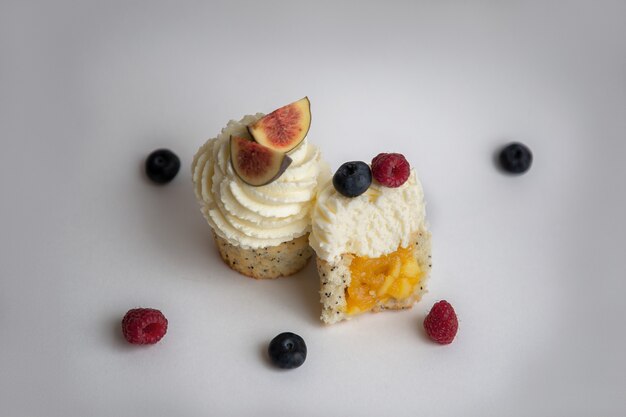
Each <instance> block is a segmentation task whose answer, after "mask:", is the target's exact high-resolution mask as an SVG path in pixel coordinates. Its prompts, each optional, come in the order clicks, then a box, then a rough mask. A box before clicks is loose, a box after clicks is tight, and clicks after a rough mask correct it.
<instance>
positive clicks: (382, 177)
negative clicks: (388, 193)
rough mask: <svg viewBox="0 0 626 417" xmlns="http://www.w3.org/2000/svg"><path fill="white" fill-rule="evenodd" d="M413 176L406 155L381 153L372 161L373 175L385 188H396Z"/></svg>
mask: <svg viewBox="0 0 626 417" xmlns="http://www.w3.org/2000/svg"><path fill="white" fill-rule="evenodd" d="M410 174H411V166H410V165H409V162H408V161H407V160H406V158H405V157H404V155H402V154H399V153H379V154H378V155H377V156H376V157H375V158H374V159H372V175H373V177H374V179H375V180H376V181H378V182H379V183H380V184H381V185H384V186H385V187H391V188H396V187H399V186H401V185H402V184H404V183H405V182H406V180H407V179H408V178H409V175H410Z"/></svg>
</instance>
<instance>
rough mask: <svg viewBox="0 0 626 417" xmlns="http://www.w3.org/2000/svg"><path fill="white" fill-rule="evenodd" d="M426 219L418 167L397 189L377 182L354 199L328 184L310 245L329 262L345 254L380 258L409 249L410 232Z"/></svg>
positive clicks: (314, 215)
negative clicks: (402, 249) (398, 250)
mask: <svg viewBox="0 0 626 417" xmlns="http://www.w3.org/2000/svg"><path fill="white" fill-rule="evenodd" d="M425 215H426V210H425V206H424V193H423V190H422V185H421V183H420V182H419V180H418V179H417V175H416V173H415V171H414V170H413V169H412V170H411V175H410V176H409V179H408V180H407V181H406V182H405V183H404V184H402V185H401V186H400V187H398V188H388V187H384V186H382V185H380V184H378V183H376V182H375V181H374V182H373V183H372V185H371V186H370V188H369V189H368V190H367V191H366V192H365V193H363V194H361V195H360V196H358V197H354V198H348V197H344V196H342V195H341V194H339V193H338V192H337V191H336V190H335V188H334V187H333V184H332V182H331V181H329V182H328V183H326V184H325V185H324V186H323V187H322V189H321V190H320V192H319V195H318V197H317V203H316V207H315V209H314V210H313V212H312V230H311V234H310V236H309V244H310V245H311V247H312V248H313V249H314V250H315V252H316V254H317V256H318V257H319V258H321V259H323V260H325V261H327V262H337V261H338V260H339V258H340V256H341V255H342V254H344V253H351V254H354V255H356V256H366V257H369V258H377V257H379V256H382V255H386V254H389V253H391V252H393V251H395V250H396V249H398V246H403V247H407V246H408V245H409V244H410V243H411V233H414V232H415V231H416V230H418V229H422V228H425V227H426V225H425V224H424V222H425Z"/></svg>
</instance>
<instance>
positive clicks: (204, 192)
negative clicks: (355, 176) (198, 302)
mask: <svg viewBox="0 0 626 417" xmlns="http://www.w3.org/2000/svg"><path fill="white" fill-rule="evenodd" d="M310 120H311V116H310V113H309V100H308V99H307V98H304V99H302V100H298V101H297V102H295V103H292V104H289V105H287V106H284V107H281V108H280V109H278V110H275V111H274V112H272V113H270V114H269V115H267V116H264V115H263V114H260V113H258V114H256V115H254V116H245V117H244V118H243V119H241V120H240V121H232V120H231V121H230V122H229V123H228V125H227V126H226V127H225V128H224V129H223V130H222V132H221V133H220V134H219V135H218V136H217V138H214V139H209V140H208V141H207V142H206V143H205V144H204V145H202V147H200V149H199V150H198V152H197V153H196V155H195V157H194V159H193V163H192V174H193V183H194V190H195V194H196V198H197V200H198V202H199V203H200V204H201V207H202V208H201V211H202V214H203V215H204V217H205V218H206V220H207V222H208V223H209V225H210V226H211V228H212V230H213V236H214V238H215V241H216V244H217V247H218V250H219V253H220V255H221V257H222V259H223V260H224V262H225V263H226V264H227V265H228V266H229V267H230V268H232V269H234V270H235V271H238V272H240V273H242V274H244V275H247V276H249V277H253V278H277V277H280V276H287V275H291V274H293V273H295V272H297V271H299V270H300V269H302V268H303V267H304V266H305V264H306V262H307V260H308V259H309V258H310V257H311V255H312V251H311V248H310V247H309V245H308V234H309V232H310V229H311V216H310V211H311V209H312V206H313V201H314V199H315V195H316V193H317V188H318V180H319V177H320V175H324V173H325V172H326V168H325V165H324V164H323V163H322V162H321V160H320V152H319V150H318V149H317V147H315V146H313V145H311V144H310V143H308V141H307V139H305V136H306V134H307V132H308V129H309V124H310ZM325 175H328V174H325Z"/></svg>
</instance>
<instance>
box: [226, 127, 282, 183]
mask: <svg viewBox="0 0 626 417" xmlns="http://www.w3.org/2000/svg"><path fill="white" fill-rule="evenodd" d="M230 162H231V164H232V165H233V169H234V170H235V173H236V174H237V176H239V178H241V180H242V181H243V182H245V183H246V184H250V185H252V186H255V187H258V186H261V185H266V184H269V183H271V182H272V181H275V180H276V179H278V177H280V176H281V175H282V174H283V172H285V170H286V169H287V167H288V166H289V165H290V164H291V158H289V157H288V156H287V155H285V154H284V153H282V152H278V151H275V150H273V149H270V148H268V147H266V146H263V145H261V144H259V143H256V142H253V141H251V140H248V139H244V138H241V137H237V136H231V137H230Z"/></svg>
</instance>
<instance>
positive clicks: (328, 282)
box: [309, 154, 431, 324]
mask: <svg viewBox="0 0 626 417" xmlns="http://www.w3.org/2000/svg"><path fill="white" fill-rule="evenodd" d="M311 216H312V231H311V235H310V238H309V241H310V244H311V247H312V248H313V249H314V250H315V252H316V254H317V269H318V272H319V276H320V282H321V290H320V297H321V304H322V315H321V319H322V321H323V322H325V323H329V324H330V323H336V322H338V321H341V320H345V319H350V318H352V317H354V316H356V315H359V314H362V313H365V312H378V311H381V310H385V309H404V308H409V307H411V306H412V305H413V304H414V303H415V302H416V301H419V299H420V298H421V297H422V295H423V294H424V293H425V292H426V281H427V280H428V276H429V273H430V269H431V245H430V232H429V231H428V228H427V225H426V221H425V205H424V195H423V190H422V186H421V184H420V181H419V180H418V178H417V175H416V173H415V171H414V170H413V169H411V168H410V166H409V164H408V162H407V161H406V159H405V158H404V156H402V155H400V154H380V155H378V156H377V157H376V158H374V160H373V161H372V164H371V170H370V167H369V165H368V164H366V163H364V162H349V163H346V164H344V165H342V167H340V168H339V170H338V171H337V173H335V176H334V177H333V181H329V182H328V183H326V185H324V186H323V187H322V189H321V191H320V193H319V195H318V198H317V201H316V203H315V208H314V209H313V212H312V214H311Z"/></svg>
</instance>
